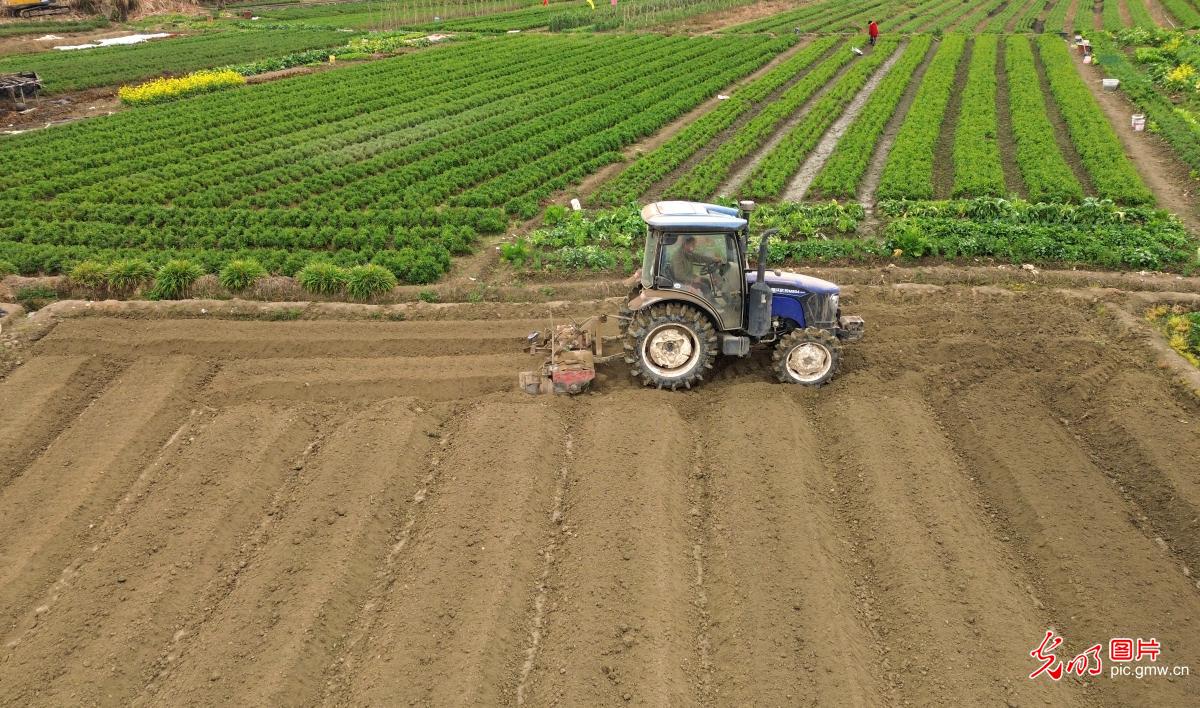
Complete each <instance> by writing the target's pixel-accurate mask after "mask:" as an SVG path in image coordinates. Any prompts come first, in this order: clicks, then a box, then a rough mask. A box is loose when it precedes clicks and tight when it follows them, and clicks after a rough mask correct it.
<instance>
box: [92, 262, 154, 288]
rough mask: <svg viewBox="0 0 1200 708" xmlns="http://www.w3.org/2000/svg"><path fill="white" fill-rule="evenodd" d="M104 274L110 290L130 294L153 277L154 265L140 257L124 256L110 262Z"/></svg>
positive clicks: (144, 285) (142, 286)
mask: <svg viewBox="0 0 1200 708" xmlns="http://www.w3.org/2000/svg"><path fill="white" fill-rule="evenodd" d="M104 276H105V280H107V281H108V287H109V289H110V290H112V291H113V292H115V293H120V294H122V295H132V294H134V293H136V292H138V291H139V290H141V289H142V288H144V287H146V285H147V284H149V283H150V281H151V280H152V279H153V278H154V267H153V266H151V265H150V264H149V263H147V262H146V261H143V260H142V259H140V258H125V259H122V260H119V261H113V262H112V263H110V264H109V265H108V268H107V269H106V270H105V273H104Z"/></svg>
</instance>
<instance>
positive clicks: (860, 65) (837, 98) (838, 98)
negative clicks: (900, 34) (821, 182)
mask: <svg viewBox="0 0 1200 708" xmlns="http://www.w3.org/2000/svg"><path fill="white" fill-rule="evenodd" d="M898 44H899V41H898V40H895V39H892V40H884V41H882V42H880V43H879V44H878V45H877V46H876V47H875V49H874V51H872V52H871V53H870V54H868V55H867V56H866V57H864V58H863V59H860V60H858V62H857V63H855V65H854V66H853V67H852V68H851V69H850V70H849V71H847V72H846V73H845V74H844V75H843V76H842V78H841V79H839V80H838V82H837V83H836V84H834V85H832V86H830V87H829V89H828V90H827V91H826V92H825V94H824V95H822V96H821V98H820V99H818V100H817V102H816V103H814V104H813V105H812V107H811V108H810V109H809V111H808V114H807V115H805V117H804V119H803V120H802V121H800V122H799V123H798V124H797V125H796V126H795V127H794V128H793V129H792V130H791V131H789V132H788V134H787V135H785V136H784V137H783V139H782V140H781V141H780V142H779V144H778V145H776V146H775V149H774V150H772V151H771V152H770V153H769V154H768V155H767V156H766V157H765V158H763V161H762V162H760V163H759V165H758V167H757V168H756V169H755V170H754V173H753V174H752V175H750V180H749V182H748V184H747V185H746V186H745V188H744V189H743V192H744V193H745V194H746V195H748V196H750V197H753V198H755V199H777V198H778V197H779V196H780V195H782V194H783V192H784V190H785V189H786V188H787V186H788V182H789V181H790V180H791V178H792V175H794V174H796V172H797V171H799V169H800V166H801V165H802V164H803V163H804V160H805V158H806V157H808V154H809V153H810V152H812V149H813V148H814V147H816V145H817V142H818V141H819V140H820V139H821V136H822V135H824V134H825V131H826V130H828V129H829V126H831V125H833V122H834V121H835V120H837V118H838V116H840V115H841V114H842V111H843V110H845V108H846V106H847V105H848V104H849V103H850V102H851V101H852V100H854V97H855V96H857V95H858V93H859V92H860V91H861V90H862V88H863V86H864V85H865V84H866V83H867V81H869V80H870V78H871V75H872V74H874V73H875V71H876V70H877V69H878V68H879V66H880V65H881V64H883V63H884V61H885V60H886V59H887V58H888V57H889V56H891V55H892V53H893V52H895V51H896V46H897V45H898Z"/></svg>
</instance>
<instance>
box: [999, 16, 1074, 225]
mask: <svg viewBox="0 0 1200 708" xmlns="http://www.w3.org/2000/svg"><path fill="white" fill-rule="evenodd" d="M1004 59H1005V70H1006V71H1007V72H1008V112H1009V115H1010V116H1011V117H1012V128H1013V137H1014V140H1015V142H1016V151H1017V166H1018V167H1020V169H1021V177H1022V178H1023V179H1024V180H1025V187H1026V189H1027V190H1028V193H1029V198H1030V199H1031V200H1032V201H1035V202H1043V201H1052V202H1078V201H1080V200H1082V199H1083V188H1082V187H1080V185H1079V180H1077V179H1076V178H1075V175H1074V173H1072V172H1071V168H1070V167H1069V166H1068V165H1067V161H1066V159H1065V158H1063V156H1062V153H1061V152H1060V151H1059V149H1058V144H1057V143H1056V142H1055V138H1054V126H1053V125H1051V123H1050V118H1049V117H1048V115H1047V113H1046V97H1045V96H1044V95H1043V94H1042V90H1041V84H1040V82H1039V79H1038V74H1037V67H1036V65H1035V64H1034V59H1033V50H1032V48H1030V46H1029V40H1028V39H1027V38H1026V37H1023V36H1018V35H1011V36H1009V37H1008V38H1006V39H1005V57H1004Z"/></svg>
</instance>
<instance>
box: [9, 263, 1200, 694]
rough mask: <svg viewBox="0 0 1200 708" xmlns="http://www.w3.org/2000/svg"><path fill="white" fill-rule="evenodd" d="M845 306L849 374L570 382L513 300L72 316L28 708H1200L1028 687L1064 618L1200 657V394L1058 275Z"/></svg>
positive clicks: (17, 384) (19, 450)
mask: <svg viewBox="0 0 1200 708" xmlns="http://www.w3.org/2000/svg"><path fill="white" fill-rule="evenodd" d="M846 305H847V307H848V308H849V309H850V310H851V311H853V312H856V313H861V314H862V315H863V316H864V317H866V318H867V321H868V327H869V333H868V337H867V339H865V340H864V341H863V342H861V343H858V344H856V345H854V346H852V347H850V348H849V349H848V350H847V352H846V358H845V360H844V362H843V370H842V372H841V373H840V374H839V377H838V378H837V379H835V381H834V382H833V383H832V384H831V385H829V386H827V387H825V388H822V389H819V390H811V389H795V388H789V387H785V386H781V385H779V384H775V383H773V382H771V379H770V371H769V360H768V358H766V357H764V356H760V355H756V356H754V357H752V358H750V359H747V360H741V361H738V362H736V363H734V364H722V365H720V366H718V369H717V370H716V371H715V372H714V376H713V377H712V379H711V380H710V381H709V382H708V383H707V384H706V385H705V386H704V387H702V388H700V389H698V390H696V391H694V392H691V393H687V394H668V393H664V392H659V391H655V390H649V389H643V388H641V387H638V386H636V385H634V383H633V382H631V381H630V380H629V377H628V374H627V373H626V371H625V369H624V367H623V366H617V365H612V366H605V367H602V381H601V382H600V383H599V385H598V391H597V392H596V393H594V394H592V395H588V396H584V397H581V398H576V399H562V398H553V399H545V398H532V397H528V396H526V395H525V394H522V393H519V392H517V391H515V390H514V388H515V386H514V379H515V377H514V373H515V371H517V370H518V368H519V367H521V366H524V365H528V364H529V363H530V360H529V358H528V357H527V356H524V355H522V354H520V351H519V350H520V345H521V341H522V338H523V335H524V334H525V332H527V331H528V329H529V328H530V326H531V324H532V322H531V321H529V320H513V319H496V318H494V317H493V318H492V319H487V318H489V317H492V315H491V313H492V312H493V310H492V309H490V308H491V306H488V305H478V306H464V307H463V310H462V313H461V314H462V315H463V316H468V317H473V319H467V320H445V321H412V322H369V321H366V322H349V321H298V322H234V321H201V320H171V319H163V320H118V319H104V318H83V319H67V320H64V321H62V322H61V323H59V324H57V325H56V326H55V327H54V328H53V329H52V330H51V331H50V332H49V333H48V334H47V335H46V336H45V337H44V338H42V339H41V340H40V341H37V342H35V343H33V344H30V345H28V346H29V350H28V357H27V361H26V363H25V364H23V365H21V366H19V367H17V368H16V369H15V370H14V371H13V372H12V373H11V374H9V375H8V376H7V377H6V378H5V379H3V380H0V400H3V401H4V402H5V403H6V404H7V403H9V402H11V403H12V405H4V406H0V431H4V432H3V433H2V434H0V459H3V460H6V461H8V460H13V459H16V460H18V463H17V465H16V469H10V468H6V469H5V470H4V472H5V474H6V475H7V482H6V483H5V484H3V486H0V559H2V561H3V562H2V563H0V600H2V601H0V607H2V608H3V610H0V619H2V620H3V623H2V624H0V640H2V641H0V701H2V702H4V703H6V704H18V705H31V706H40V705H62V704H73V705H74V704H92V703H106V704H108V703H112V704H135V705H149V704H164V703H166V704H184V703H187V704H204V705H214V704H219V705H234V704H247V703H255V704H289V705H291V704H326V705H330V704H338V705H340V704H348V703H353V704H379V703H397V704H446V703H453V704H467V703H477V704H485V705H512V704H517V705H529V706H545V705H597V706H601V705H613V706H622V705H630V704H645V705H671V704H707V705H791V704H796V703H810V702H811V703H815V704H834V703H836V704H843V705H849V704H860V705H905V704H912V705H930V704H947V705H964V704H978V703H988V704H998V705H1005V704H1006V703H1007V704H1009V705H1042V704H1056V705H1057V704H1063V705H1081V704H1082V705H1110V704H1111V705H1129V704H1144V703H1153V704H1159V705H1182V704H1187V703H1188V702H1190V700H1191V696H1193V695H1194V685H1192V684H1193V683H1194V681H1195V678H1194V677H1192V678H1189V679H1176V680H1174V681H1167V680H1151V679H1145V680H1141V681H1139V680H1135V679H1132V678H1130V679H1121V678H1112V679H1110V678H1109V677H1108V676H1107V675H1106V676H1102V677H1097V678H1095V679H1092V680H1089V681H1075V680H1070V681H1069V680H1063V681H1062V682H1058V683H1056V682H1053V681H1049V680H1042V679H1039V680H1033V681H1031V680H1029V679H1028V678H1027V675H1028V674H1029V673H1030V672H1031V671H1033V670H1034V669H1035V668H1036V665H1035V662H1033V660H1032V659H1031V657H1030V656H1029V651H1031V650H1032V649H1033V648H1034V647H1036V646H1037V644H1038V643H1039V642H1040V641H1041V638H1042V636H1043V635H1044V632H1045V631H1046V630H1047V629H1050V628H1052V629H1053V630H1054V631H1056V632H1057V633H1060V634H1062V635H1063V636H1065V638H1066V640H1067V645H1066V646H1065V647H1063V648H1062V649H1061V650H1060V651H1059V652H1058V655H1059V656H1060V657H1062V658H1064V659H1066V658H1068V657H1069V656H1073V655H1074V654H1075V653H1078V652H1079V651H1082V650H1083V649H1085V648H1086V647H1087V646H1088V645H1090V644H1092V643H1095V642H1106V641H1107V639H1108V638H1110V637H1113V636H1125V635H1126V634H1128V633H1133V634H1134V636H1145V637H1149V636H1154V637H1155V638H1157V639H1158V640H1159V641H1160V642H1161V643H1162V646H1163V654H1162V656H1161V657H1160V658H1159V661H1158V664H1160V665H1167V666H1176V665H1187V666H1191V667H1195V666H1198V665H1200V639H1198V638H1200V588H1198V587H1197V585H1196V580H1195V577H1194V571H1192V570H1190V569H1194V568H1195V567H1196V566H1197V564H1198V563H1200V542H1198V541H1197V537H1196V535H1195V533H1194V523H1195V521H1194V520H1195V518H1196V516H1197V514H1200V483H1197V481H1196V479H1195V475H1194V469H1193V467H1194V465H1193V460H1195V459H1196V458H1197V457H1198V456H1200V436H1197V434H1196V433H1197V432H1200V400H1197V399H1196V398H1192V397H1189V396H1186V395H1185V394H1182V393H1181V392H1180V391H1179V390H1178V389H1177V388H1176V387H1175V386H1174V385H1173V384H1172V383H1171V382H1170V380H1169V379H1168V377H1167V375H1165V374H1164V373H1163V372H1162V371H1160V370H1159V369H1158V368H1157V367H1156V366H1155V365H1154V363H1153V359H1152V358H1151V356H1150V354H1148V353H1147V352H1146V351H1145V350H1143V349H1142V348H1141V346H1140V345H1138V344H1137V343H1136V342H1134V341H1133V340H1132V339H1130V338H1128V336H1127V335H1123V334H1121V333H1120V331H1119V330H1117V329H1115V325H1114V322H1115V320H1114V319H1113V315H1112V314H1111V313H1110V312H1106V311H1105V310H1103V309H1101V308H1097V307H1095V306H1094V305H1093V304H1091V303H1089V302H1088V301H1086V300H1084V299H1076V298H1068V297H1065V296H1064V295H1062V294H1060V293H1058V292H1057V291H1052V290H1048V289H1032V290H1028V291H1025V292H1018V291H1004V290H1000V289H997V288H991V289H971V288H961V287H954V288H949V289H946V290H944V291H942V290H937V289H936V288H934V289H926V290H925V291H915V290H909V291H901V290H898V289H893V288H889V287H870V286H860V287H857V288H855V289H854V290H853V291H852V293H850V294H849V295H848V297H847V299H846ZM1107 306H1108V304H1107V303H1106V307H1107ZM1112 307H1116V305H1112ZM934 318H936V319H937V320H938V321H939V323H941V330H942V333H941V335H940V336H939V337H937V338H936V340H931V339H930V337H929V334H928V322H929V321H930V320H931V319H934ZM1047 322H1053V323H1054V326H1053V327H1047V326H1046V323H1047ZM116 343H123V344H124V346H123V348H120V349H117V348H115V344H116ZM260 343H261V346H260ZM285 343H287V344H289V345H290V346H287V347H285V346H284V344H285ZM372 344H373V345H375V346H374V347H372V346H371V345H372ZM343 345H344V346H343ZM256 347H257V348H256ZM472 379H473V381H472ZM418 382H421V383H418ZM76 389H78V392H76ZM12 423H15V424H16V425H17V430H12V429H10V424H12Z"/></svg>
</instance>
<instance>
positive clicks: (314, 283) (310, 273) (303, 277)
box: [296, 261, 349, 295]
mask: <svg viewBox="0 0 1200 708" xmlns="http://www.w3.org/2000/svg"><path fill="white" fill-rule="evenodd" d="M348 279H349V274H348V273H347V272H346V269H345V268H341V267H339V266H336V265H334V264H332V263H329V262H327V261H313V262H312V263H309V264H308V265H306V266H304V267H303V268H301V269H300V272H298V273H296V281H297V282H299V283H300V287H302V288H304V289H305V290H307V291H308V292H310V293H315V294H317V295H334V294H336V293H340V292H341V291H342V288H344V287H346V282H347V281H348Z"/></svg>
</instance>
